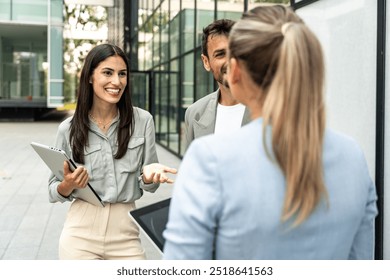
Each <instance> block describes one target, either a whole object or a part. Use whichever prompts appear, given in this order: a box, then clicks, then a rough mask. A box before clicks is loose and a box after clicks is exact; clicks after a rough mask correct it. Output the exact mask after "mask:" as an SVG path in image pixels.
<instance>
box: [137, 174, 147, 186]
mask: <svg viewBox="0 0 390 280" xmlns="http://www.w3.org/2000/svg"><path fill="white" fill-rule="evenodd" d="M143 177H144V173H143V172H141V174H140V175H139V176H138V182H141V181H142V182H143V183H144V184H145V182H144V179H143Z"/></svg>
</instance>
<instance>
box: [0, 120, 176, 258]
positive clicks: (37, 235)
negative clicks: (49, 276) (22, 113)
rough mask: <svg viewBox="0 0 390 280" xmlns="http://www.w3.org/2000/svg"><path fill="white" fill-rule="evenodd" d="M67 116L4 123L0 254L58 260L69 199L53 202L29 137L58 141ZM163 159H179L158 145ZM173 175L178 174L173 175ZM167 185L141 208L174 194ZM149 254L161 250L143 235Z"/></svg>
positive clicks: (1, 133) (139, 203) (143, 201)
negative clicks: (59, 125) (58, 133)
mask: <svg viewBox="0 0 390 280" xmlns="http://www.w3.org/2000/svg"><path fill="white" fill-rule="evenodd" d="M65 117H66V115H65V114H64V113H61V112H57V113H56V114H54V115H51V116H48V117H47V118H45V119H43V120H40V121H36V122H0V259H2V260H56V259H58V240H59V236H60V233H61V230H62V226H63V223H64V220H65V215H66V212H67V210H68V207H69V203H64V204H60V203H55V204H52V203H49V201H48V192H47V179H48V175H49V169H48V168H47V167H46V165H45V164H44V162H43V161H42V160H41V159H40V158H39V156H38V155H37V154H36V153H35V152H34V150H33V149H32V148H31V146H30V143H31V142H33V141H34V142H40V143H44V144H48V145H52V143H54V139H55V135H56V132H57V127H58V124H59V123H60V121H61V120H62V119H64V118H65ZM157 153H158V156H159V160H160V162H161V163H164V164H166V165H168V166H171V167H175V168H178V167H179V164H180V159H179V158H178V157H176V156H175V155H173V154H171V153H170V152H168V151H167V150H165V149H164V148H162V147H161V146H157ZM171 177H172V178H173V179H174V178H175V176H171ZM171 191H172V185H168V184H163V185H161V186H160V188H159V189H158V190H157V191H156V192H155V193H154V194H150V193H145V194H144V196H143V197H142V198H141V199H140V200H139V201H137V206H138V207H141V206H144V205H148V204H150V203H153V202H157V201H160V200H163V199H165V198H168V197H170V196H171ZM141 240H142V242H143V245H144V247H145V249H146V255H147V258H148V259H160V258H161V256H160V254H159V253H158V252H157V251H156V250H155V249H154V247H153V246H152V245H151V243H150V242H149V241H148V240H147V238H145V236H144V235H143V234H141Z"/></svg>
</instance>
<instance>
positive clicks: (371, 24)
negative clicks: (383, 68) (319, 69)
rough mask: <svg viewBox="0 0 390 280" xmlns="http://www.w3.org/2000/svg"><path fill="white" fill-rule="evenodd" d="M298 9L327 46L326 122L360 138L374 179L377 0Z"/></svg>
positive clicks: (327, 0) (332, 1) (323, 2)
mask: <svg viewBox="0 0 390 280" xmlns="http://www.w3.org/2000/svg"><path fill="white" fill-rule="evenodd" d="M297 12H298V14H299V15H300V16H301V17H302V18H303V19H304V20H305V22H306V23H307V25H308V26H309V27H310V28H311V29H312V30H313V32H315V33H316V34H317V36H318V38H319V39H320V41H321V43H322V46H323V49H324V53H325V59H326V67H327V70H326V76H327V77H326V80H327V84H326V102H327V114H328V116H327V121H328V126H329V127H331V128H333V129H336V130H338V131H341V132H343V133H345V134H347V135H350V136H351V137H353V138H355V139H356V140H357V141H358V142H359V144H360V146H361V147H362V148H363V151H364V153H365V156H366V158H367V162H368V165H369V170H370V174H371V177H372V179H373V180H374V181H375V132H376V65H377V1H374V0H343V1H339V0H319V1H318V2H315V3H313V4H311V5H309V6H306V7H304V8H301V9H299V10H298V11H297ZM388 30H389V29H388ZM388 53H390V51H389V52H388ZM387 111H388V112H390V111H389V110H387ZM389 120H390V119H389ZM388 131H389V130H388ZM388 139H390V138H388ZM387 158H389V157H387ZM389 198H390V197H387V200H389ZM385 204H386V203H385ZM387 204H388V205H390V201H389V202H388V203H387ZM387 211H388V209H387ZM385 217H386V216H385ZM388 217H390V215H388ZM387 232H388V228H387ZM387 235H388V236H389V234H387ZM385 240H386V234H385ZM385 249H386V250H385V251H386V256H387V258H390V255H389V254H390V252H389V250H390V248H389V246H388V245H387V246H386V248H385Z"/></svg>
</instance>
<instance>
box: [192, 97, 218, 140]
mask: <svg viewBox="0 0 390 280" xmlns="http://www.w3.org/2000/svg"><path fill="white" fill-rule="evenodd" d="M211 94H212V96H211V98H210V100H209V102H208V104H207V106H206V109H205V110H204V113H203V115H202V117H201V118H200V119H199V121H195V122H194V136H195V138H197V137H200V136H204V135H208V134H213V133H214V130H215V118H216V114H217V103H218V96H219V90H217V91H215V92H213V93H211Z"/></svg>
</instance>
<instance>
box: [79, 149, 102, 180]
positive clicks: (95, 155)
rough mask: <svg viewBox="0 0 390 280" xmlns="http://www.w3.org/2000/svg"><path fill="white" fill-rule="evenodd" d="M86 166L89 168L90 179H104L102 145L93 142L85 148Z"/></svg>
mask: <svg viewBox="0 0 390 280" xmlns="http://www.w3.org/2000/svg"><path fill="white" fill-rule="evenodd" d="M84 155H85V167H86V168H87V170H88V175H89V179H90V181H97V180H102V179H103V178H104V168H103V167H104V164H105V163H104V161H103V155H102V146H101V145H100V144H92V145H89V146H86V147H85V149H84Z"/></svg>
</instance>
